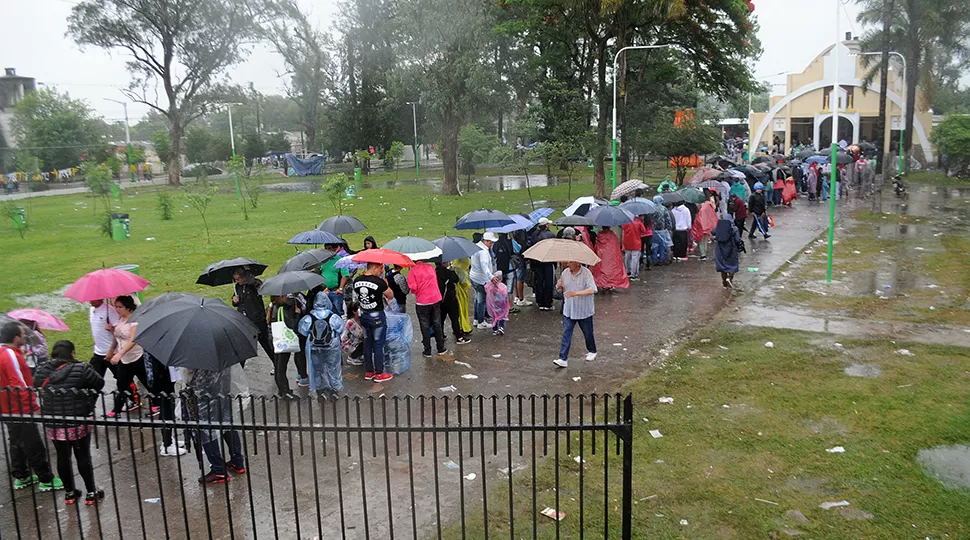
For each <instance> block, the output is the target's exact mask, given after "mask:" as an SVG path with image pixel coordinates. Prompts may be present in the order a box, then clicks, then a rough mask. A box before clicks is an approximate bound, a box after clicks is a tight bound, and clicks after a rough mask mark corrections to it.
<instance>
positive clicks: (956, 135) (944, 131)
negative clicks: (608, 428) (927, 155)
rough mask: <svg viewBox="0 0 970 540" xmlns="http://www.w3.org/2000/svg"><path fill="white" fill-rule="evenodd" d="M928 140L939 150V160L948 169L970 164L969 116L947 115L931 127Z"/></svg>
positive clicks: (947, 170)
mask: <svg viewBox="0 0 970 540" xmlns="http://www.w3.org/2000/svg"><path fill="white" fill-rule="evenodd" d="M930 140H931V141H932V143H933V144H934V145H936V148H937V150H939V151H940V156H941V159H940V161H941V162H945V163H946V172H947V173H948V174H949V172H950V169H956V168H960V167H964V166H966V165H968V164H970V116H963V115H953V114H950V115H947V116H946V118H944V119H943V121H942V122H940V125H938V126H936V128H934V129H933V133H932V135H930Z"/></svg>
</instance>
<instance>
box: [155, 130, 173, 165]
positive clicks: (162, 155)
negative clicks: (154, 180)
mask: <svg viewBox="0 0 970 540" xmlns="http://www.w3.org/2000/svg"><path fill="white" fill-rule="evenodd" d="M152 147H154V148H155V153H156V154H157V155H158V160H159V161H161V162H162V167H163V168H168V160H169V157H170V156H171V153H172V146H171V141H170V140H169V137H168V132H167V131H161V130H159V131H156V132H154V133H152Z"/></svg>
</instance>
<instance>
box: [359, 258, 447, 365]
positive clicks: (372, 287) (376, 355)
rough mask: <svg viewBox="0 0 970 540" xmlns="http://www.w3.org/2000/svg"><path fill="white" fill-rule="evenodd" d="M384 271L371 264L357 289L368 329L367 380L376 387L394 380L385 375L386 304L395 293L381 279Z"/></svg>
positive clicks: (363, 324)
mask: <svg viewBox="0 0 970 540" xmlns="http://www.w3.org/2000/svg"><path fill="white" fill-rule="evenodd" d="M383 271H384V265H383V264H381V263H375V262H371V263H367V269H366V270H364V273H363V274H361V275H360V276H358V277H357V279H355V280H354V285H353V289H354V296H355V297H356V298H357V304H358V306H359V307H360V325H361V326H362V327H364V372H365V373H364V380H367V381H374V382H376V383H382V382H387V381H389V380H391V379H393V378H394V376H393V375H391V374H390V373H384V339H385V337H386V336H387V318H386V316H385V315H384V302H385V301H390V300H391V299H392V298H394V293H392V292H391V289H390V287H388V286H387V282H386V281H384V280H383V279H381V273H382V272H383ZM435 287H437V285H435Z"/></svg>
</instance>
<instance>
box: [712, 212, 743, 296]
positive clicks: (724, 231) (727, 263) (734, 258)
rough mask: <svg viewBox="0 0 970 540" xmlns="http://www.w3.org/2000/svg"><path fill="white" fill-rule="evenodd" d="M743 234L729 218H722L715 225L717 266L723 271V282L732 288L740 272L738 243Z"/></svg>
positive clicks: (718, 269)
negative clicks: (733, 281) (736, 275)
mask: <svg viewBox="0 0 970 540" xmlns="http://www.w3.org/2000/svg"><path fill="white" fill-rule="evenodd" d="M740 243H741V234H740V233H739V232H738V229H737V227H735V226H734V224H733V223H731V220H729V219H722V220H720V221H718V222H717V226H715V227H714V260H715V268H716V270H717V271H718V272H720V273H721V284H722V285H724V287H725V288H728V289H730V288H731V287H733V286H734V284H733V283H732V280H733V279H734V274H736V273H737V272H738V245H739V244H740Z"/></svg>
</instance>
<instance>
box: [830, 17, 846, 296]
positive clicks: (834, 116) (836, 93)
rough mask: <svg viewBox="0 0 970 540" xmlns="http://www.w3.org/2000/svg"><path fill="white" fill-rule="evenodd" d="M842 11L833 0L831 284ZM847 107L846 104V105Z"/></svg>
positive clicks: (836, 176) (836, 180)
mask: <svg viewBox="0 0 970 540" xmlns="http://www.w3.org/2000/svg"><path fill="white" fill-rule="evenodd" d="M841 10H842V0H835V47H832V54H833V55H834V56H835V59H834V60H835V62H834V63H835V69H834V72H835V74H834V76H835V81H833V83H834V84H833V85H832V94H831V95H832V98H831V102H832V103H833V106H832V154H831V158H830V160H829V163H830V164H831V165H832V167H831V169H832V176H831V177H830V178H829V235H828V236H829V241H828V259H827V264H826V268H825V281H826V282H828V283H832V247H833V245H834V242H835V195H836V194H837V193H838V191H837V186H838V177H839V166H838V159H837V157H838V152H839V91H840V90H841V89H842V87H841V86H839V54H841V52H840V51H839V46H840V45H841V44H842V36H841V35H839V34H840V33H841V32H840V31H839V26H840V23H841V22H842V21H840V20H839V16H840V15H841ZM846 105H848V103H846Z"/></svg>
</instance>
